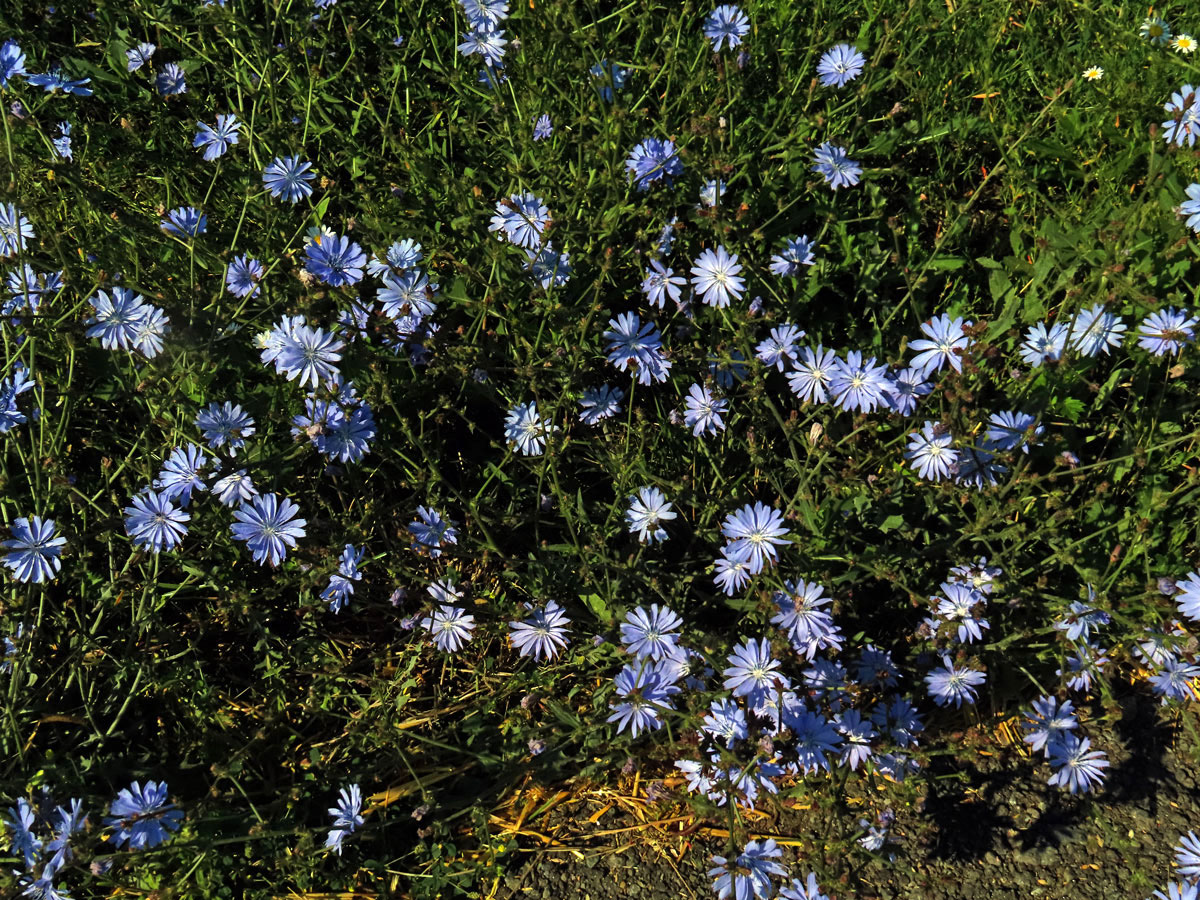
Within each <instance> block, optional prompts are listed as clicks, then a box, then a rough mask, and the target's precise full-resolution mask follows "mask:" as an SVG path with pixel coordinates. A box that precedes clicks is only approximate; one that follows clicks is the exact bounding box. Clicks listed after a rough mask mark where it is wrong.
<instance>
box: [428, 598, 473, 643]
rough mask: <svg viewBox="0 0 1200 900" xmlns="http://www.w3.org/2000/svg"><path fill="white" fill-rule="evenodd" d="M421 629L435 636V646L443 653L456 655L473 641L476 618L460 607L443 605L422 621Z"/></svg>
mask: <svg viewBox="0 0 1200 900" xmlns="http://www.w3.org/2000/svg"><path fill="white" fill-rule="evenodd" d="M421 627H422V628H424V629H425V630H426V631H428V632H430V633H431V634H432V635H433V643H434V645H435V646H436V647H437V648H438V649H439V650H441V651H442V652H443V653H455V652H457V651H459V650H461V649H462V647H463V644H465V643H466V642H467V641H469V640H471V636H472V635H471V632H472V631H474V629H475V617H474V616H470V615H467V611H466V610H465V609H462V608H461V607H458V606H450V605H449V604H446V603H443V604H441V605H439V606H438V608H437V609H436V610H434V611H433V612H432V613H430V614H429V615H428V616H426V617H425V618H423V619H422V620H421Z"/></svg>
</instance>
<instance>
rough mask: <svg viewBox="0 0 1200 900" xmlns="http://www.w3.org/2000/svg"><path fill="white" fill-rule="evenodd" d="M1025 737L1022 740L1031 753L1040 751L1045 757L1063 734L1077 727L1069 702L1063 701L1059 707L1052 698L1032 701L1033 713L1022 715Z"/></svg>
mask: <svg viewBox="0 0 1200 900" xmlns="http://www.w3.org/2000/svg"><path fill="white" fill-rule="evenodd" d="M1024 716H1025V720H1026V721H1025V723H1024V724H1023V725H1022V727H1023V728H1024V729H1025V736H1024V737H1023V738H1022V740H1024V741H1025V743H1027V744H1029V749H1030V750H1033V751H1037V750H1042V751H1044V752H1045V754H1046V755H1047V756H1049V755H1050V748H1051V746H1052V745H1053V744H1055V743H1057V742H1058V741H1059V739H1061V738H1062V736H1063V735H1064V734H1066V733H1067V732H1068V731H1072V730H1073V729H1075V728H1078V727H1079V720H1078V719H1076V718H1075V708H1074V707H1073V706H1072V705H1071V701H1070V700H1064V701H1063V702H1062V704H1061V705H1060V704H1059V702H1058V699H1057V698H1055V697H1053V696H1044V697H1039V698H1038V699H1037V700H1034V701H1033V711H1032V712H1026V713H1024Z"/></svg>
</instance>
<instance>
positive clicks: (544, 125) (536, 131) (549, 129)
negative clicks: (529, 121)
mask: <svg viewBox="0 0 1200 900" xmlns="http://www.w3.org/2000/svg"><path fill="white" fill-rule="evenodd" d="M553 133H554V126H553V125H551V124H550V117H549V116H548V115H546V114H545V113H542V114H541V115H540V116H538V118H537V119H536V120H535V121H534V123H533V139H534V140H535V141H544V140H545V139H546V138H548V137H550V135H552V134H553Z"/></svg>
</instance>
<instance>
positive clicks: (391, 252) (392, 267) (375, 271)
mask: <svg viewBox="0 0 1200 900" xmlns="http://www.w3.org/2000/svg"><path fill="white" fill-rule="evenodd" d="M421 258H422V257H421V245H420V244H418V243H417V242H416V241H414V240H413V239H412V238H405V239H404V240H402V241H393V242H392V245H391V246H390V247H388V248H387V252H385V253H384V255H383V258H382V259H380V257H379V254H378V253H376V254H373V255H372V256H371V261H370V262H368V263H367V272H368V273H370V274H371V275H375V276H377V277H381V278H384V279H386V278H387V276H388V275H403V274H404V273H405V272H407V271H408V270H409V269H415V268H416V267H417V266H418V265H420V263H421Z"/></svg>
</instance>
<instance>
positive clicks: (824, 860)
mask: <svg viewBox="0 0 1200 900" xmlns="http://www.w3.org/2000/svg"><path fill="white" fill-rule="evenodd" d="M1120 712H1121V714H1120V718H1119V719H1117V718H1116V717H1115V716H1114V717H1110V719H1109V720H1108V721H1101V720H1093V721H1092V722H1090V723H1088V724H1087V725H1086V726H1085V734H1086V735H1087V736H1088V737H1089V738H1091V740H1092V745H1093V747H1094V748H1099V749H1102V750H1104V751H1105V752H1106V753H1107V754H1108V757H1109V760H1110V762H1111V767H1110V769H1109V775H1108V778H1107V779H1106V781H1105V785H1104V789H1103V791H1101V792H1100V793H1098V794H1095V795H1081V796H1072V795H1071V794H1068V793H1066V792H1064V791H1062V790H1059V789H1057V788H1052V787H1049V786H1048V785H1047V784H1046V779H1047V778H1048V777H1049V775H1050V769H1049V766H1048V765H1047V764H1046V763H1045V761H1044V759H1042V757H1041V756H1040V755H1037V756H1033V757H1031V756H1029V755H1028V754H1027V753H1026V752H1024V748H1023V746H1017V745H1015V744H1014V742H1013V741H1012V740H1011V739H1009V740H1005V739H1003V738H1002V737H1000V736H998V735H997V736H990V737H989V738H988V739H987V740H986V741H983V740H980V741H979V742H978V744H977V745H975V746H974V749H973V750H972V751H964V750H963V747H964V743H966V742H967V741H970V740H971V738H972V737H973V735H967V736H966V741H964V738H963V736H958V738H957V740H955V741H954V743H953V744H951V743H949V742H947V743H946V744H944V745H942V746H931V747H927V750H928V751H929V759H928V762H927V763H926V765H925V767H924V769H923V771H922V772H920V773H918V774H916V775H914V776H911V777H910V778H909V780H908V782H907V783H905V784H900V785H897V784H891V783H889V784H887V785H886V786H885V785H878V784H877V785H876V786H874V787H872V786H871V785H870V784H868V783H867V782H866V781H864V780H860V779H855V778H852V779H850V781H849V782H848V783H847V784H846V786H845V789H844V790H842V791H838V790H836V789H835V788H834V785H833V783H832V782H828V781H827V782H825V783H823V784H820V783H816V782H815V781H814V782H813V784H812V787H811V790H812V794H811V796H809V797H807V798H805V799H801V800H796V799H790V800H785V801H783V802H782V803H780V804H777V805H776V806H775V807H774V808H767V807H766V806H765V805H764V807H763V809H762V811H760V812H759V813H757V814H756V813H753V812H749V813H747V814H746V816H745V818H744V821H743V822H742V823H741V825H740V826H739V827H737V828H735V829H734V830H735V833H736V834H737V835H738V839H739V841H740V840H742V839H743V838H745V837H762V836H769V837H774V838H775V839H776V840H777V841H778V842H779V843H780V844H781V845H783V847H784V857H783V861H784V862H785V863H786V864H788V865H789V866H790V868H791V872H792V876H793V877H801V878H803V877H805V876H806V875H807V874H808V872H809V871H810V870H813V871H815V872H816V873H817V876H818V880H819V883H820V885H821V888H822V890H823V891H824V892H825V893H826V894H828V895H829V896H830V897H831V898H833V900H847V898H856V900H872V898H875V900H918V898H919V900H975V898H986V900H1009V898H1012V900H1016V898H1022V900H1025V898H1040V900H1060V898H1061V900H1092V898H1094V900H1114V898H1131V900H1142V898H1145V897H1149V896H1150V895H1151V894H1152V893H1153V892H1154V891H1155V890H1161V889H1162V888H1163V885H1164V884H1165V883H1166V882H1167V881H1168V880H1170V879H1171V876H1172V872H1173V867H1172V864H1171V861H1172V857H1173V849H1174V847H1175V845H1176V844H1177V843H1178V840H1179V837H1180V835H1182V834H1184V833H1186V832H1188V831H1190V830H1196V829H1200V765H1198V764H1197V752H1196V747H1195V746H1193V745H1190V744H1188V745H1185V743H1184V742H1183V741H1182V739H1181V738H1180V735H1181V734H1182V733H1183V732H1184V730H1185V729H1182V728H1179V727H1173V726H1177V725H1178V723H1176V722H1174V721H1173V720H1172V719H1171V717H1170V714H1169V713H1167V712H1166V711H1163V710H1161V709H1160V708H1159V707H1158V706H1156V705H1155V704H1154V702H1153V700H1152V699H1151V698H1146V697H1142V696H1140V695H1135V696H1130V697H1128V698H1125V699H1124V700H1123V701H1122V704H1121V707H1120ZM1186 730H1187V731H1189V732H1190V733H1192V734H1194V733H1195V730H1194V728H1190V729H1186ZM835 777H836V775H835ZM668 784H670V782H668ZM650 785H651V786H650V794H651V796H653V795H654V794H655V793H656V792H657V791H658V790H659V789H660V788H661V785H657V786H655V785H654V783H653V782H651V783H650ZM672 787H673V788H674V786H673V785H672ZM646 788H647V784H646V783H645V782H642V783H640V784H634V785H632V786H630V787H629V788H627V789H626V790H625V792H624V793H621V792H617V791H595V792H582V793H577V794H575V795H574V796H573V797H572V799H571V800H569V801H567V802H563V803H561V804H559V805H558V806H556V807H554V808H553V809H550V811H549V812H547V813H546V814H544V815H542V816H541V817H540V818H539V819H537V821H523V822H521V823H520V825H519V826H518V827H517V829H516V832H517V833H518V834H519V835H522V837H521V841H520V843H521V851H520V857H521V859H520V860H519V861H518V859H516V858H514V856H515V855H514V856H510V857H508V858H507V864H508V866H509V871H508V874H507V876H506V877H505V879H504V880H503V883H502V885H501V887H500V889H499V891H498V892H497V894H496V896H497V897H498V898H502V900H629V898H642V897H655V898H657V897H679V898H706V897H713V896H715V895H714V894H713V891H712V885H711V880H710V879H709V878H708V876H707V874H706V872H707V869H708V868H709V867H710V866H711V862H710V858H711V856H713V855H714V854H724V853H725V851H726V840H725V838H726V835H727V834H728V831H727V828H728V826H729V824H730V823H729V822H728V820H727V819H726V818H720V817H713V818H711V819H704V818H701V817H698V816H697V815H695V814H694V813H693V812H692V811H691V810H689V808H688V807H686V806H685V805H683V804H682V803H680V802H679V800H678V795H677V794H675V793H674V790H673V791H672V792H671V796H672V799H671V800H669V801H666V802H663V801H659V802H651V801H649V800H647V799H646V794H647V790H646ZM676 790H677V788H676ZM835 794H836V796H835ZM885 808H887V809H891V810H892V811H893V812H894V814H895V820H894V822H893V824H892V826H891V830H890V834H889V842H888V843H887V844H885V845H884V847H883V848H882V849H881V850H879V851H878V852H875V853H870V852H867V851H866V850H865V849H863V848H862V847H861V846H860V845H859V844H858V842H857V838H859V837H861V836H862V835H863V834H864V831H865V828H863V827H861V826H860V822H862V821H863V820H872V821H873V820H874V818H875V814H876V813H878V812H879V811H881V810H883V809H885ZM719 816H724V813H719ZM510 833H511V832H510Z"/></svg>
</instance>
